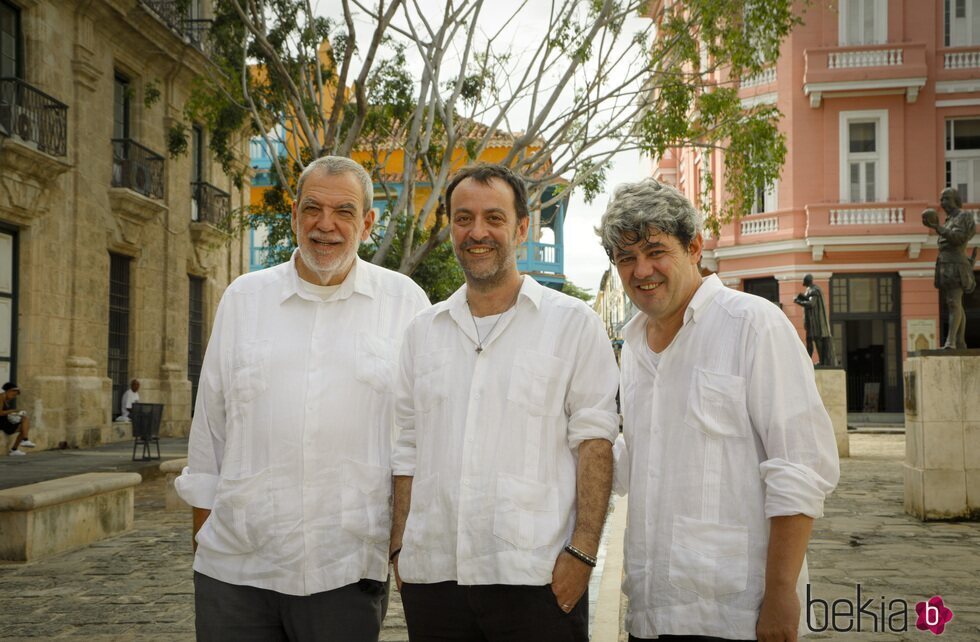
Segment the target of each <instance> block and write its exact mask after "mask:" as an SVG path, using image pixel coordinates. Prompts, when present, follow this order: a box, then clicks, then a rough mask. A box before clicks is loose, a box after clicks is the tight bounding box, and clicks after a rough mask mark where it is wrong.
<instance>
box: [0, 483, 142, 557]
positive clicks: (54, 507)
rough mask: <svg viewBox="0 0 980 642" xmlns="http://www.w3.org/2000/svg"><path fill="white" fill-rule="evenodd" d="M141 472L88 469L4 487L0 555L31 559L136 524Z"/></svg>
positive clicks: (0, 509)
mask: <svg viewBox="0 0 980 642" xmlns="http://www.w3.org/2000/svg"><path fill="white" fill-rule="evenodd" d="M141 481H142V478H141V477H140V476H139V474H138V473H85V474H84V475H72V476H71V477H62V478H60V479H52V480H49V481H43V482H39V483H37V484H29V485H27V486H17V487H15V488H7V489H4V490H0V559H4V560H14V561H30V560H36V559H39V558H41V557H45V556H48V555H53V554H55V553H60V552H62V551H67V550H71V549H74V548H80V547H82V546H85V545H86V544H89V543H91V542H94V541H97V540H100V539H104V538H106V537H109V536H111V535H115V534H117V533H123V532H125V531H127V530H129V529H131V528H132V527H133V491H134V489H135V487H136V486H138V485H139V484H140V482H141Z"/></svg>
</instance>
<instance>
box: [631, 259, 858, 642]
mask: <svg viewBox="0 0 980 642" xmlns="http://www.w3.org/2000/svg"><path fill="white" fill-rule="evenodd" d="M647 318H648V317H647V316H646V315H645V314H642V313H641V314H638V315H637V316H636V317H634V318H633V319H632V320H631V321H630V322H629V323H628V324H627V325H626V327H625V328H624V331H623V337H624V340H625V345H624V347H623V353H622V402H623V413H624V424H623V435H624V437H625V441H626V456H625V457H621V458H619V459H618V460H617V491H618V492H623V491H624V490H626V487H627V486H628V490H629V499H628V501H629V513H628V519H627V531H626V562H625V564H626V569H625V577H624V581H623V589H624V591H625V592H626V594H627V596H629V608H628V610H627V613H626V629H627V630H628V631H629V632H630V633H631V634H633V635H634V636H637V637H643V638H653V637H656V636H658V635H707V636H713V637H720V638H732V639H755V637H756V633H755V626H756V622H757V620H758V617H759V609H760V606H761V604H762V595H763V591H764V589H765V572H766V554H767V549H768V543H769V518H771V517H775V516H781V515H796V514H804V515H809V516H810V517H814V518H816V517H820V516H822V515H823V504H824V499H825V498H826V496H827V495H828V494H829V493H830V492H831V491H832V490H833V488H834V487H835V486H836V484H837V479H838V477H839V463H838V458H837V446H836V442H835V440H834V433H833V427H832V426H831V423H830V417H829V416H828V415H827V411H826V410H825V409H824V406H823V402H822V401H821V399H820V395H819V394H818V393H817V388H816V384H815V382H814V375H813V365H812V363H811V361H810V359H809V358H808V357H807V354H806V351H805V350H804V349H803V343H802V342H801V341H800V338H799V335H798V334H797V333H796V330H795V329H794V328H793V326H792V324H790V322H789V320H788V319H787V318H786V315H784V314H783V312H782V311H781V310H780V309H779V308H778V307H776V306H775V305H773V304H772V303H770V302H769V301H766V300H764V299H761V298H759V297H755V296H752V295H748V294H745V293H743V292H737V291H735V290H731V289H729V288H726V287H725V286H724V285H722V283H721V281H720V280H719V279H718V277H717V276H714V275H713V276H710V277H708V278H706V279H705V280H704V281H703V283H702V284H701V286H700V287H699V288H698V290H697V292H696V293H695V295H694V297H693V299H692V300H691V302H690V304H689V305H688V308H687V310H686V311H685V313H684V324H683V326H682V327H681V329H680V331H679V332H678V334H677V336H676V337H675V338H674V340H673V341H672V342H671V343H670V345H669V346H668V347H667V348H666V349H665V350H664V351H663V352H661V353H660V355H659V359H655V358H653V357H654V355H653V353H652V352H650V348H649V347H648V344H647V339H646V324H647ZM806 582H807V571H806V562H805V561H804V564H803V570H802V572H801V574H800V578H799V581H798V583H797V589H798V592H800V591H802V590H803V589H805V586H806ZM801 604H805V598H803V597H802V596H801ZM801 624H802V620H801Z"/></svg>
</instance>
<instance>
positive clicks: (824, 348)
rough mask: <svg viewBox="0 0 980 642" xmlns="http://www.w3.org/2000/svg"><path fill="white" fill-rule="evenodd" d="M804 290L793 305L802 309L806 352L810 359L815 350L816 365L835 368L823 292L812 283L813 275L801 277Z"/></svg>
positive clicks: (831, 338)
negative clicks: (814, 349) (815, 349)
mask: <svg viewBox="0 0 980 642" xmlns="http://www.w3.org/2000/svg"><path fill="white" fill-rule="evenodd" d="M803 285H804V287H806V290H805V291H803V292H801V293H799V294H797V295H796V298H795V299H793V303H795V304H797V305H799V306H802V307H803V327H804V328H805V329H806V351H807V354H809V355H810V356H811V357H812V356H813V348H814V346H816V348H817V362H818V363H817V365H819V366H836V365H837V358H836V357H835V356H834V341H833V337H831V335H830V322H829V321H828V320H827V306H826V305H825V304H824V300H823V291H822V290H821V289H820V287H819V286H817V285H815V284H814V283H813V275H812V274H807V275H806V276H804V277H803Z"/></svg>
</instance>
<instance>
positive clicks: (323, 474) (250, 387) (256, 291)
mask: <svg viewBox="0 0 980 642" xmlns="http://www.w3.org/2000/svg"><path fill="white" fill-rule="evenodd" d="M295 260H297V256H296V254H295V253H294V254H293V259H292V260H290V261H289V262H288V263H283V264H281V265H278V266H276V267H273V268H270V269H267V270H262V271H260V272H253V273H251V274H246V275H244V276H241V277H239V278H237V279H236V280H235V281H234V282H233V283H232V284H231V285H230V286H228V289H227V290H226V291H225V293H224V295H223V296H222V297H221V303H220V304H219V306H218V312H217V316H216V318H215V321H214V330H213V332H212V334H211V340H210V342H209V343H208V348H207V353H206V354H205V357H204V365H203V367H202V370H201V378H200V383H199V386H198V393H197V406H196V409H195V412H194V420H193V423H192V425H191V434H190V444H189V447H188V466H187V468H185V469H184V472H183V474H182V475H181V476H180V477H178V478H177V480H176V484H175V485H176V488H177V492H178V493H179V494H180V496H181V497H182V498H183V499H184V501H186V502H187V503H188V504H190V505H191V506H196V507H198V508H206V509H210V510H211V515H210V517H209V518H208V520H207V521H206V522H205V523H204V526H202V528H201V530H200V531H199V532H198V534H197V543H198V548H197V554H196V555H195V557H194V570H196V571H199V572H200V573H203V574H204V575H208V576H210V577H213V578H215V579H218V580H221V581H223V582H228V583H231V584H238V585H246V586H255V587H259V588H264V589H270V590H273V591H278V592H280V593H286V594H289V595H310V594H313V593H319V592H321V591H328V590H331V589H335V588H339V587H341V586H345V585H347V584H350V583H352V582H356V581H357V580H359V579H362V578H368V579H375V580H381V581H383V580H385V579H386V578H387V576H388V559H387V547H388V538H389V530H390V523H391V515H390V487H391V470H390V467H389V459H390V456H391V443H392V440H393V437H394V434H393V423H392V412H393V410H392V405H393V393H392V389H393V379H394V374H395V370H396V367H397V363H396V359H397V353H398V347H399V345H400V343H401V338H402V336H403V334H404V330H405V328H406V327H407V326H408V324H409V322H410V321H411V320H412V318H413V317H414V316H415V314H416V313H418V312H419V311H420V310H421V309H423V308H425V307H426V306H427V305H428V301H427V299H426V297H425V294H424V293H423V292H422V290H421V288H419V287H418V286H417V285H415V283H413V282H412V281H411V279H409V278H408V277H406V276H404V275H401V274H397V273H395V272H391V271H389V270H386V269H383V268H380V267H378V266H375V265H372V264H370V263H367V262H364V261H361V260H360V259H358V260H357V261H356V262H355V265H354V267H353V268H352V269H351V272H350V273H349V274H348V276H347V278H346V279H345V280H344V281H343V283H342V285H341V286H340V288H339V289H338V290H337V291H336V292H335V293H334V294H333V296H332V297H330V298H329V299H328V300H326V301H323V300H321V299H318V298H316V297H315V296H313V295H312V294H311V293H309V292H307V291H305V290H304V289H302V288H300V287H299V279H300V277H299V275H298V274H297V272H296V268H295V266H294V264H293V262H294V261H295Z"/></svg>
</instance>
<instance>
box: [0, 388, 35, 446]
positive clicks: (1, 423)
mask: <svg viewBox="0 0 980 642" xmlns="http://www.w3.org/2000/svg"><path fill="white" fill-rule="evenodd" d="M19 394H20V388H18V387H17V384H16V383H14V382H13V381H8V382H7V383H5V384H3V405H2V407H0V428H2V429H3V432H4V434H5V435H13V434H16V435H17V438H16V439H14V447H13V448H11V449H10V454H11V455H12V456H23V455H24V454H26V453H24V451H23V450H20V447H21V446H23V447H24V448H33V447H34V442H33V441H31V440H30V439H28V438H27V432H28V431H29V430H30V429H31V420H30V417H28V416H27V413H25V412H24V411H23V410H17V395H19Z"/></svg>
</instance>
